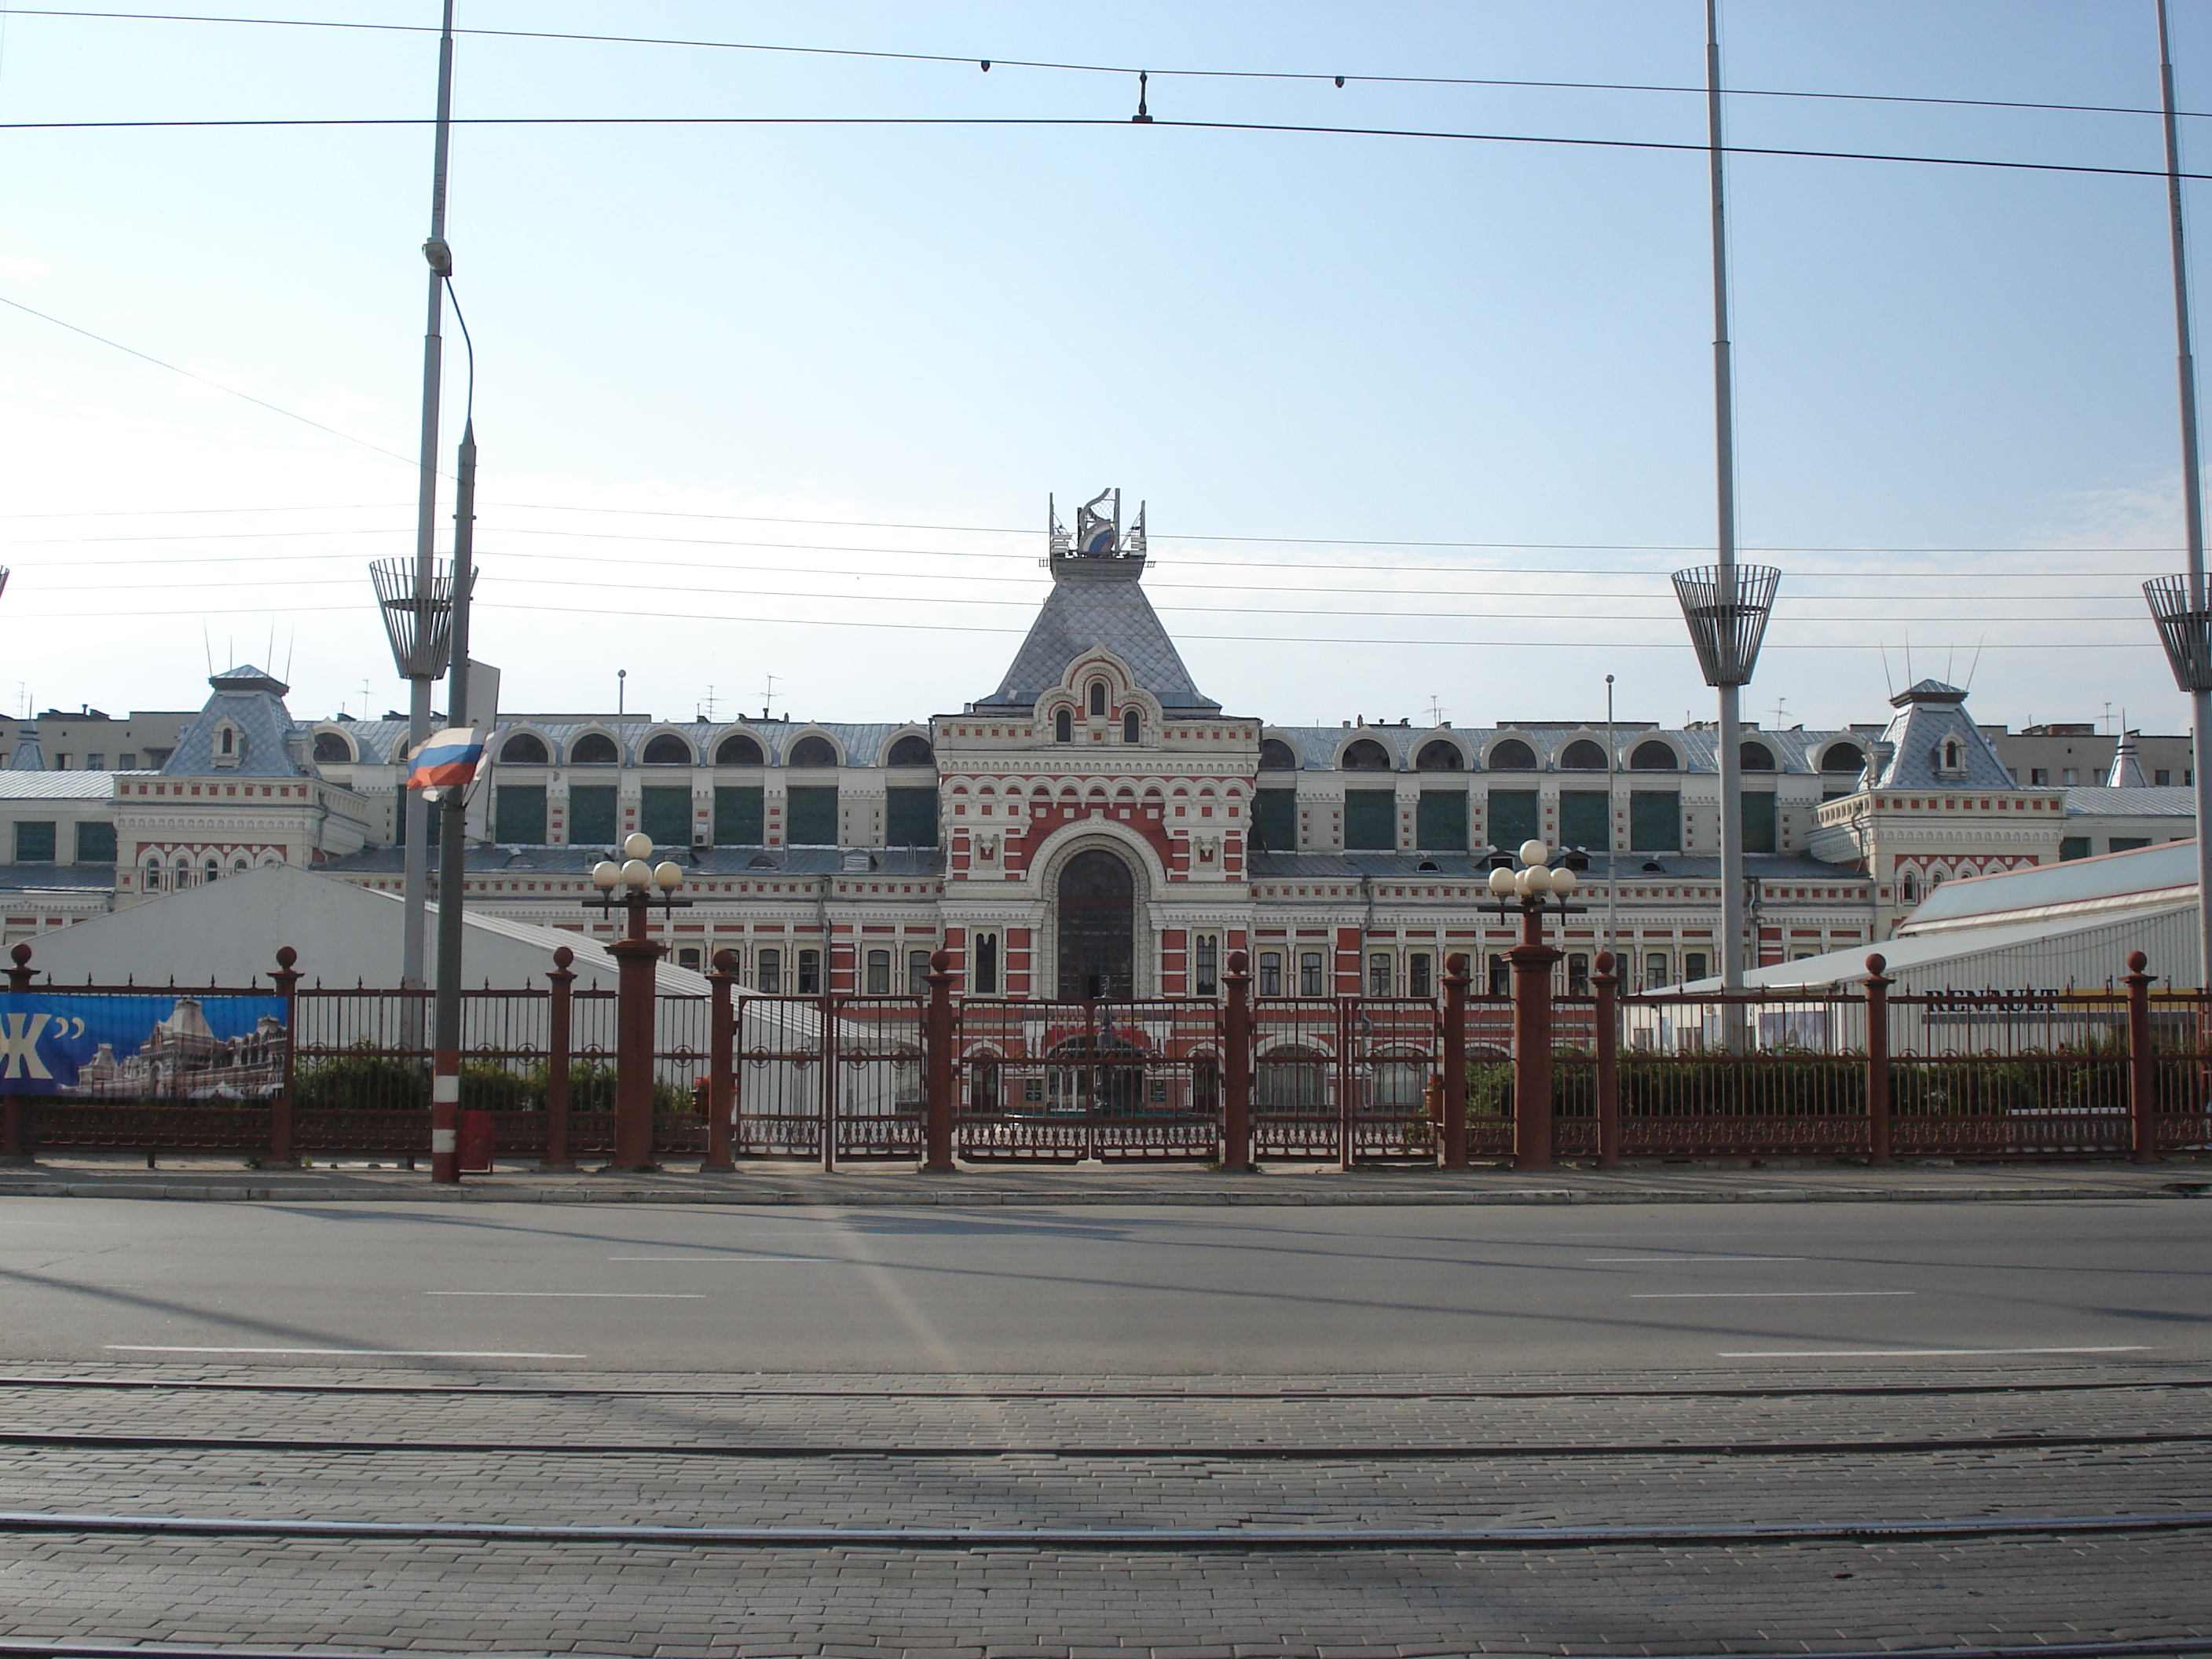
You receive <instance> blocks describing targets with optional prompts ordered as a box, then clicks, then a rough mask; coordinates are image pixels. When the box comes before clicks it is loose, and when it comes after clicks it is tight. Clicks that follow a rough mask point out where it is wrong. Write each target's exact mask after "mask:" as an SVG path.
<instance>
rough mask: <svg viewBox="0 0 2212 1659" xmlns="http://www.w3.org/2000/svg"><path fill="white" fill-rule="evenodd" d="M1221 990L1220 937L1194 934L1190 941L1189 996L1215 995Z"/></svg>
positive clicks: (1216, 934) (1208, 934) (1215, 934)
mask: <svg viewBox="0 0 2212 1659" xmlns="http://www.w3.org/2000/svg"><path fill="white" fill-rule="evenodd" d="M1220 989H1221V935H1220V934H1218V933H1194V934H1192V935H1191V939H1190V994H1191V995H1193V996H1194V997H1210V996H1214V995H1217V994H1218V993H1219V992H1220Z"/></svg>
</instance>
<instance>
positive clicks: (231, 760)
mask: <svg viewBox="0 0 2212 1659" xmlns="http://www.w3.org/2000/svg"><path fill="white" fill-rule="evenodd" d="M214 748H215V754H214V760H215V763H216V765H217V766H223V767H232V766H236V765H237V764H238V757H239V756H240V754H242V753H243V752H245V749H246V734H245V733H244V732H240V730H239V729H238V728H237V727H236V726H233V725H232V724H231V723H230V722H229V721H228V720H225V721H224V722H223V723H222V725H220V726H217V727H216V729H215V745H214Z"/></svg>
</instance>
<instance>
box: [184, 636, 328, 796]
mask: <svg viewBox="0 0 2212 1659" xmlns="http://www.w3.org/2000/svg"><path fill="white" fill-rule="evenodd" d="M208 684H210V685H211V686H213V687H214V688H215V695H214V696H211V697H210V698H209V699H208V700H207V706H206V707H205V708H202V709H201V710H200V712H199V713H198V714H195V715H193V716H192V719H191V723H190V724H189V725H187V726H185V730H184V733H183V735H182V736H181V737H179V738H178V739H177V747H176V750H175V752H174V753H173V754H172V755H170V757H169V758H168V762H167V764H165V765H164V766H163V767H162V768H161V770H162V771H163V772H164V773H165V774H167V775H169V776H171V777H205V776H206V775H208V774H210V773H211V772H216V771H220V772H222V773H224V774H226V775H230V776H234V777H241V778H296V777H300V776H302V775H303V774H302V772H301V768H300V763H299V762H298V761H296V760H295V759H294V758H293V748H292V744H291V742H290V738H291V737H292V732H293V729H294V728H293V722H292V715H291V713H290V711H289V709H287V708H285V707H284V693H285V692H286V691H287V690H289V689H290V688H289V687H288V686H286V685H285V684H283V681H281V680H279V679H277V678H276V677H275V676H273V675H270V674H267V673H264V671H262V670H260V669H258V668H256V667H254V666H253V665H252V664H250V663H248V664H245V665H240V667H237V668H232V669H228V670H226V671H223V672H222V673H220V674H217V675H215V676H214V677H213V678H210V680H209V681H208ZM226 722H228V724H229V725H231V726H234V727H236V728H237V732H238V736H237V738H236V739H234V742H235V744H236V750H235V754H234V757H232V758H234V761H235V764H225V765H223V766H220V767H218V766H217V765H216V733H217V732H219V731H221V730H222V727H223V726H224V724H225V723H226Z"/></svg>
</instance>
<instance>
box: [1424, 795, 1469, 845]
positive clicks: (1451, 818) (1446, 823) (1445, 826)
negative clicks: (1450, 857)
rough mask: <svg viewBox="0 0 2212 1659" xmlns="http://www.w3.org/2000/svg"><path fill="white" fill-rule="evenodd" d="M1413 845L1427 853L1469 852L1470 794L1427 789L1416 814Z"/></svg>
mask: <svg viewBox="0 0 2212 1659" xmlns="http://www.w3.org/2000/svg"><path fill="white" fill-rule="evenodd" d="M1413 845H1414V846H1415V847H1417V848H1419V849H1420V850H1421V851H1422V852H1424V853H1464V852H1465V851H1467V792H1466V791H1465V790H1463V789H1424V790H1422V791H1421V804H1420V805H1419V807H1418V808H1416V809H1415V811H1414V813H1413Z"/></svg>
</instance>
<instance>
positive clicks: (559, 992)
mask: <svg viewBox="0 0 2212 1659" xmlns="http://www.w3.org/2000/svg"><path fill="white" fill-rule="evenodd" d="M575 959H576V953H575V952H574V951H571V950H570V949H569V948H568V946H567V945H562V946H561V948H560V949H559V950H557V951H554V952H553V968H552V971H551V972H550V973H548V974H547V975H545V977H546V978H547V979H548V980H550V981H552V984H553V994H552V995H551V997H550V999H548V1000H547V1002H546V1006H545V1150H544V1152H543V1153H541V1154H540V1155H539V1157H538V1168H539V1169H541V1170H573V1169H574V1168H575V1167H576V1166H575V1165H574V1164H573V1163H571V1162H570V1161H569V1158H568V1066H569V1060H568V1016H569V1013H570V1003H569V998H570V996H571V994H572V991H571V987H574V984H575V983H576V976H575V975H574V974H572V973H570V972H569V971H568V964H569V963H572V962H574V960H575Z"/></svg>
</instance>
